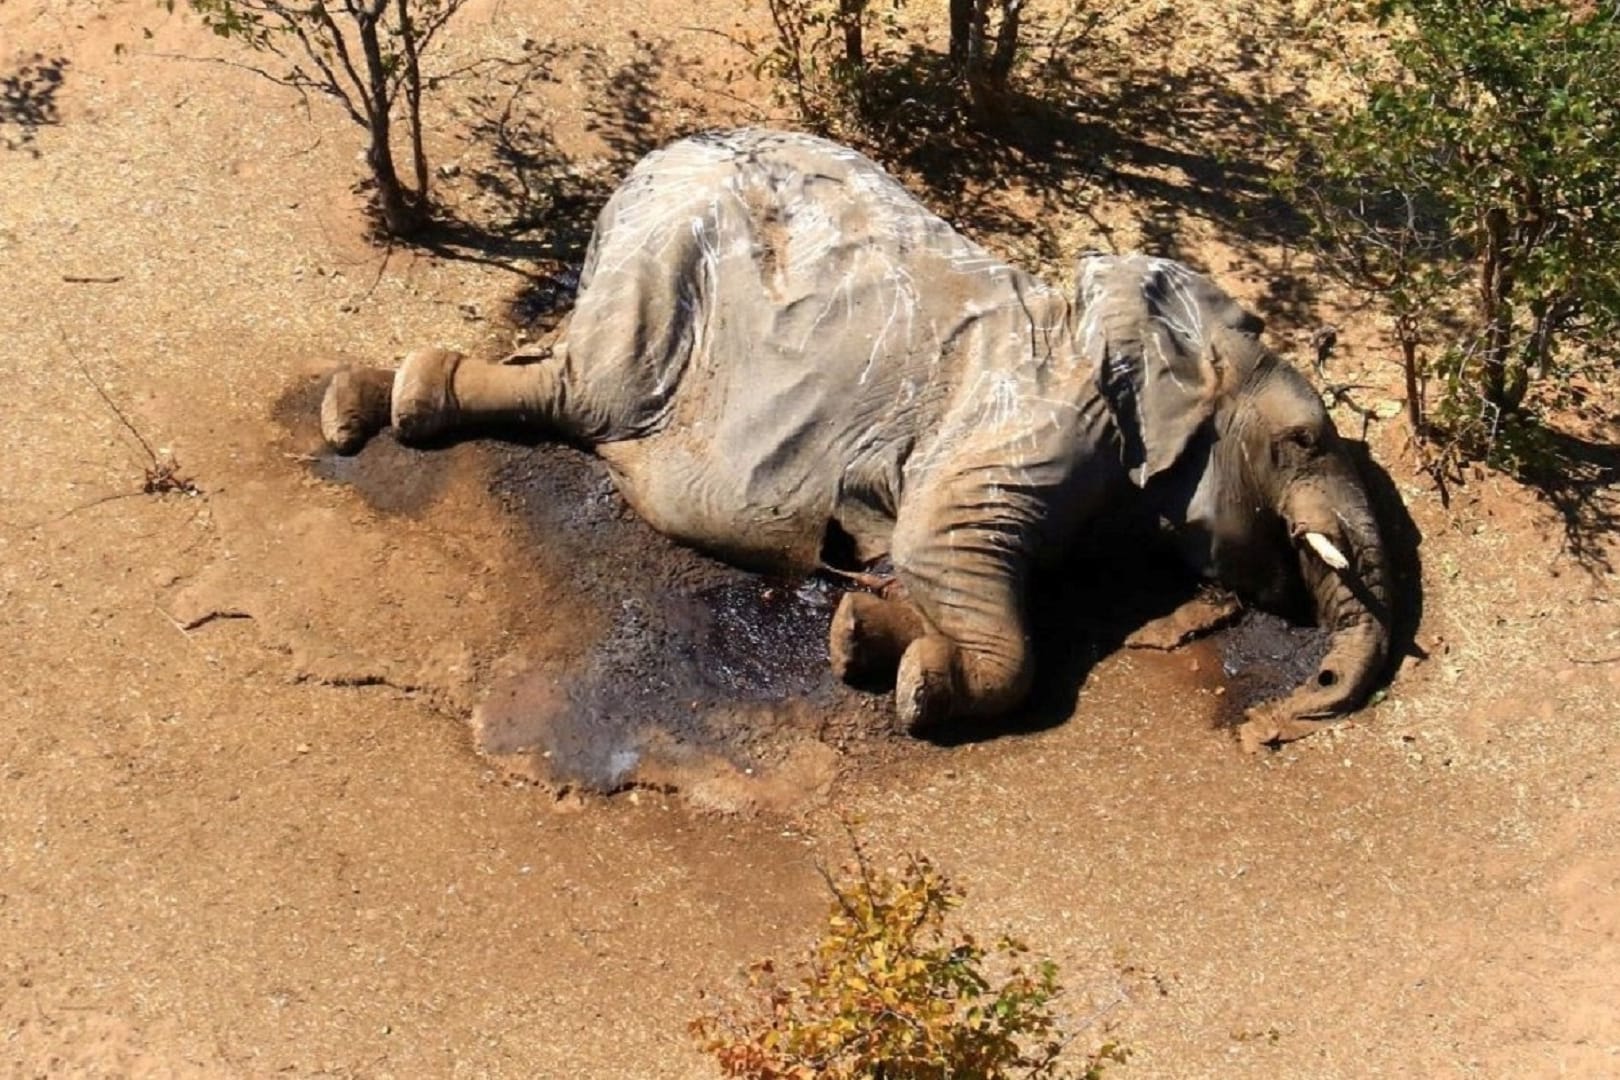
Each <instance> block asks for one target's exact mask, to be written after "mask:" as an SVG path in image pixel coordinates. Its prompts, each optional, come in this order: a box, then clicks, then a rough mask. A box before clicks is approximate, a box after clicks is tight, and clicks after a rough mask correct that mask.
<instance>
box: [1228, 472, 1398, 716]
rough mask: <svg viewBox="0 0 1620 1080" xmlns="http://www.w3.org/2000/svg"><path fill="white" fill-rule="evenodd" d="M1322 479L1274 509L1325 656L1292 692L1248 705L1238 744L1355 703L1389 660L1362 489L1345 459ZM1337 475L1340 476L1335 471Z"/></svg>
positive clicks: (1371, 524) (1383, 570) (1377, 541)
mask: <svg viewBox="0 0 1620 1080" xmlns="http://www.w3.org/2000/svg"><path fill="white" fill-rule="evenodd" d="M1333 472H1334V474H1333V475H1330V476H1329V477H1328V478H1327V482H1326V483H1316V484H1311V485H1310V486H1308V487H1301V488H1300V489H1299V490H1296V491H1292V492H1290V493H1288V495H1287V497H1286V498H1285V499H1284V503H1283V506H1282V508H1281V509H1282V514H1283V517H1284V519H1285V521H1286V522H1287V524H1288V529H1289V533H1290V536H1291V537H1292V539H1293V542H1294V545H1295V547H1296V549H1297V552H1298V557H1299V560H1300V569H1301V571H1302V572H1303V575H1304V579H1305V584H1306V585H1307V587H1308V588H1309V591H1310V594H1311V599H1312V604H1313V606H1314V608H1315V612H1316V618H1317V623H1318V625H1320V626H1322V627H1324V628H1326V629H1328V630H1330V631H1331V632H1332V635H1333V636H1332V640H1331V643H1330V645H1329V648H1328V652H1327V655H1326V656H1324V657H1323V658H1322V662H1321V664H1320V665H1319V666H1318V667H1317V670H1316V672H1315V674H1314V675H1312V676H1311V677H1310V678H1309V679H1307V680H1306V681H1305V682H1304V683H1303V684H1301V685H1300V686H1299V687H1298V688H1297V689H1296V690H1294V692H1293V693H1291V694H1289V695H1288V696H1287V697H1284V698H1282V699H1280V700H1278V701H1274V702H1269V703H1266V704H1264V705H1261V706H1258V707H1257V708H1256V709H1254V710H1251V712H1250V720H1251V722H1252V724H1253V730H1251V731H1249V732H1246V733H1245V742H1255V741H1258V742H1272V741H1286V740H1288V739H1290V738H1295V737H1298V736H1299V735H1303V734H1306V733H1308V732H1309V731H1310V730H1311V729H1312V722H1313V721H1320V720H1324V719H1327V718H1329V717H1333V716H1337V715H1339V714H1341V713H1347V712H1350V711H1352V710H1354V709H1356V708H1359V707H1360V706H1361V705H1362V703H1363V702H1365V701H1366V699H1367V696H1368V695H1369V694H1370V693H1371V692H1372V691H1373V689H1374V687H1375V686H1376V684H1377V682H1378V681H1379V679H1380V678H1381V677H1382V676H1383V674H1384V671H1385V663H1386V661H1387V660H1388V657H1389V647H1390V624H1391V597H1390V594H1389V560H1388V555H1387V552H1386V550H1385V546H1384V543H1383V540H1382V538H1381V537H1380V535H1379V531H1378V524H1377V521H1376V519H1375V518H1374V516H1373V512H1372V508H1371V505H1370V503H1369V501H1368V499H1367V496H1366V493H1365V489H1364V488H1363V487H1362V485H1361V483H1360V481H1359V479H1358V478H1356V477H1355V476H1354V473H1353V469H1352V467H1351V466H1350V465H1349V463H1348V462H1346V463H1345V465H1344V467H1343V469H1342V470H1339V469H1335V470H1334V471H1333ZM1341 472H1342V475H1339V474H1340V473H1341Z"/></svg>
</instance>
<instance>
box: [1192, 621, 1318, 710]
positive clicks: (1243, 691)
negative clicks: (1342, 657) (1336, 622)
mask: <svg viewBox="0 0 1620 1080" xmlns="http://www.w3.org/2000/svg"><path fill="white" fill-rule="evenodd" d="M1332 638H1333V635H1332V632H1331V631H1329V630H1327V629H1325V628H1323V627H1319V626H1296V625H1294V624H1293V623H1291V622H1289V621H1288V620H1287V619H1284V618H1281V617H1280V616H1277V615H1273V614H1271V613H1269V612H1265V611H1255V610H1250V611H1247V612H1245V613H1244V615H1243V617H1242V618H1241V619H1239V620H1238V621H1237V622H1236V623H1235V624H1234V625H1232V626H1229V627H1227V628H1225V629H1223V630H1220V631H1217V632H1216V633H1215V634H1214V635H1212V637H1211V638H1210V645H1211V647H1212V649H1213V652H1214V654H1215V655H1216V656H1217V657H1218V658H1219V661H1220V675H1221V679H1222V683H1223V685H1224V686H1225V688H1226V689H1225V693H1223V694H1222V695H1221V702H1222V706H1221V708H1220V710H1219V712H1218V713H1217V715H1216V723H1217V724H1219V725H1221V726H1232V725H1236V724H1238V723H1241V722H1242V720H1243V710H1244V709H1247V708H1249V707H1250V706H1252V705H1258V704H1259V703H1261V702H1262V701H1269V700H1271V699H1273V698H1278V697H1282V696H1283V695H1285V694H1287V693H1288V692H1289V691H1291V690H1293V689H1294V688H1295V687H1296V686H1299V685H1300V684H1301V683H1303V682H1304V681H1305V680H1306V679H1307V678H1309V677H1311V676H1312V675H1314V674H1315V673H1316V669H1317V667H1318V666H1319V665H1320V664H1321V662H1322V659H1323V657H1325V656H1327V653H1328V648H1329V647H1330V646H1331V644H1332Z"/></svg>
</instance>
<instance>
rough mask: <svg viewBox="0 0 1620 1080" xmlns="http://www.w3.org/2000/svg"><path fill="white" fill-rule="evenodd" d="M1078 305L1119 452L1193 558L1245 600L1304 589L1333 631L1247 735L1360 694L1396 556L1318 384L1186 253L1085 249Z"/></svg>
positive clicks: (1299, 729)
mask: <svg viewBox="0 0 1620 1080" xmlns="http://www.w3.org/2000/svg"><path fill="white" fill-rule="evenodd" d="M1081 303H1082V305H1083V307H1084V312H1085V318H1084V322H1083V325H1082V333H1083V338H1084V345H1085V349H1086V351H1087V352H1088V353H1089V354H1090V355H1091V357H1092V359H1093V360H1094V361H1095V364H1096V366H1095V371H1096V379H1097V383H1098V387H1099V389H1100V390H1101V392H1102V394H1103V397H1104V398H1105V400H1106V401H1107V403H1108V406H1109V409H1110V412H1111V413H1112V414H1113V417H1114V420H1115V423H1116V425H1117V427H1118V430H1119V442H1120V452H1121V454H1122V456H1123V459H1124V464H1125V466H1126V468H1127V470H1128V472H1129V475H1130V477H1131V480H1132V482H1133V483H1134V484H1136V485H1137V486H1138V487H1139V488H1140V489H1141V490H1142V493H1143V495H1144V497H1146V498H1147V500H1148V501H1149V503H1150V505H1151V506H1152V508H1153V509H1154V510H1156V511H1157V512H1158V513H1159V514H1160V516H1161V517H1162V518H1163V519H1164V520H1165V521H1166V522H1167V523H1168V524H1169V525H1170V527H1171V529H1172V532H1173V534H1174V535H1175V538H1176V541H1177V546H1178V547H1179V549H1180V550H1181V551H1182V552H1183V554H1184V555H1185V557H1186V558H1187V559H1188V560H1189V561H1190V562H1191V563H1192V564H1193V566H1194V567H1195V568H1196V569H1197V570H1199V571H1201V572H1202V573H1204V574H1206V575H1207V576H1209V577H1212V578H1214V579H1216V580H1218V581H1220V582H1222V583H1223V584H1225V585H1228V586H1230V587H1231V588H1233V589H1234V590H1236V591H1237V592H1238V593H1239V594H1240V595H1243V596H1245V597H1246V598H1248V599H1250V600H1254V601H1257V602H1259V603H1262V604H1267V605H1277V604H1282V603H1286V602H1287V600H1288V599H1289V597H1290V596H1293V597H1299V598H1303V599H1308V600H1309V602H1310V608H1311V611H1312V614H1313V615H1314V617H1315V619H1316V621H1317V623H1318V625H1320V626H1323V627H1325V628H1327V629H1328V630H1330V631H1331V632H1332V640H1331V646H1330V648H1329V650H1328V653H1327V655H1326V656H1325V658H1324V659H1323V660H1322V663H1321V665H1320V666H1319V667H1318V669H1317V671H1316V673H1315V675H1314V676H1313V677H1312V678H1310V679H1309V680H1307V682H1306V683H1305V684H1304V685H1302V686H1300V687H1299V688H1298V689H1296V690H1295V691H1294V692H1293V693H1292V694H1290V695H1289V696H1287V697H1285V698H1282V699H1280V700H1278V701H1274V702H1269V703H1266V704H1264V705H1261V706H1258V707H1256V708H1255V709H1252V710H1250V714H1249V722H1248V723H1247V724H1246V725H1245V727H1244V731H1243V737H1244V741H1245V743H1246V744H1249V745H1254V744H1258V743H1264V742H1271V741H1285V740H1287V739H1290V738H1295V737H1298V736H1300V735H1303V734H1306V733H1308V732H1309V731H1310V730H1312V729H1313V726H1314V723H1315V722H1317V721H1320V720H1323V719H1326V718H1328V717H1331V716H1334V715H1337V714H1340V713H1344V712H1348V711H1350V710H1352V709H1355V708H1357V707H1359V706H1360V705H1361V703H1362V702H1363V701H1365V699H1366V697H1367V695H1368V694H1369V693H1370V692H1371V691H1372V689H1373V687H1374V684H1375V683H1376V682H1377V681H1378V679H1379V678H1380V677H1381V676H1382V675H1383V673H1384V668H1385V662H1386V660H1387V658H1388V654H1389V641H1390V619H1391V598H1390V595H1389V590H1388V573H1387V562H1388V560H1387V556H1386V551H1385V545H1384V542H1383V540H1382V538H1381V536H1380V533H1379V528H1378V523H1377V521H1376V519H1375V517H1374V514H1373V510H1372V503H1371V500H1370V498H1369V496H1368V492H1367V489H1366V487H1365V485H1364V483H1363V481H1362V479H1361V477H1360V476H1359V475H1358V472H1357V469H1356V466H1355V463H1354V461H1353V460H1352V458H1351V457H1350V455H1349V453H1348V451H1347V448H1346V447H1345V446H1344V444H1343V442H1342V441H1341V439H1340V437H1339V434H1338V432H1337V431H1336V430H1335V429H1334V426H1333V421H1332V419H1331V418H1330V417H1329V416H1328V414H1327V410H1326V409H1325V408H1324V407H1323V405H1322V400H1321V397H1320V396H1319V395H1318V394H1317V393H1316V391H1315V390H1313V389H1312V387H1311V386H1310V384H1309V383H1308V382H1306V380H1305V379H1304V377H1303V376H1302V375H1300V373H1299V372H1298V371H1296V370H1295V369H1294V368H1292V367H1291V366H1289V365H1288V364H1287V363H1285V362H1284V361H1282V360H1281V359H1279V358H1278V357H1277V356H1276V355H1275V354H1273V353H1272V352H1271V351H1270V350H1268V349H1267V348H1265V346H1264V345H1262V344H1261V342H1260V336H1259V335H1260V331H1261V329H1262V326H1263V324H1262V323H1261V321H1260V320H1259V319H1258V318H1256V317H1255V316H1253V315H1251V314H1250V313H1248V312H1246V311H1244V310H1243V308H1242V307H1240V306H1239V305H1238V304H1237V303H1236V301H1234V300H1233V299H1232V298H1231V297H1229V296H1227V295H1226V293H1224V292H1223V291H1222V290H1221V289H1219V288H1218V287H1217V286H1216V285H1214V284H1213V283H1212V282H1211V281H1209V280H1208V279H1207V278H1204V277H1202V276H1201V275H1198V274H1195V273H1193V272H1192V271H1190V270H1188V269H1187V268H1186V267H1184V266H1181V265H1180V264H1178V263H1173V262H1169V261H1167V260H1161V259H1147V258H1143V257H1140V256H1130V257H1125V258H1115V257H1107V256H1102V257H1094V258H1091V259H1088V260H1086V262H1085V263H1084V264H1083V265H1082V273H1081Z"/></svg>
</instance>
